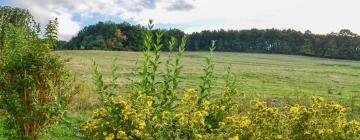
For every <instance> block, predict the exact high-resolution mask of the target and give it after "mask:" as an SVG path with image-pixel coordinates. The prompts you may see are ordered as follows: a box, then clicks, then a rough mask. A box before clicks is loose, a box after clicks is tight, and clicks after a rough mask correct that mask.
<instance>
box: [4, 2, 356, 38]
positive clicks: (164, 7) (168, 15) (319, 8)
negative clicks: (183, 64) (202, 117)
mask: <svg viewBox="0 0 360 140" xmlns="http://www.w3.org/2000/svg"><path fill="white" fill-rule="evenodd" d="M0 5H1V6H13V7H20V8H26V9H28V10H29V11H30V12H31V13H32V15H33V16H34V17H35V19H36V20H37V21H38V22H39V23H40V24H41V25H43V26H45V25H46V23H47V22H48V20H50V19H54V18H55V17H57V18H58V19H59V38H60V39H62V40H69V39H71V37H73V36H75V35H76V34H77V33H78V31H79V30H81V29H82V28H83V27H84V26H87V25H91V24H95V23H97V22H99V21H113V22H123V21H126V22H129V23H131V24H141V25H146V24H147V22H148V20H149V19H153V20H155V26H156V27H158V28H178V29H181V30H183V31H185V32H187V33H191V32H196V31H201V30H217V29H236V30H241V29H251V28H258V29H268V28H277V29H295V30H299V31H306V30H310V31H312V32H313V33H317V34H326V33H331V32H338V31H339V30H341V29H350V30H351V31H353V32H355V33H358V34H360V14H359V13H360V8H359V5H360V1H359V0H0Z"/></svg>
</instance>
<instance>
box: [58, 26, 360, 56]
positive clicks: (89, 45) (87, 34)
mask: <svg viewBox="0 0 360 140" xmlns="http://www.w3.org/2000/svg"><path fill="white" fill-rule="evenodd" d="M161 30H163V31H164V35H163V43H164V44H167V42H168V40H169V39H170V36H175V37H176V38H177V39H180V37H181V36H183V35H185V33H184V32H183V31H181V30H178V29H169V30H165V29H161ZM144 31H145V27H142V26H140V25H131V24H129V23H126V22H124V23H120V24H115V23H112V22H99V23H97V24H96V25H90V26H87V27H85V28H84V29H82V30H81V31H80V32H79V33H78V35H77V36H75V37H73V38H72V39H71V40H70V41H69V42H64V41H60V42H59V44H58V46H57V49H70V50H78V49H84V50H92V49H98V50H132V51H139V50H142V46H143V42H142V40H143V39H144V36H143V33H144ZM187 36H188V42H187V45H186V49H187V50H190V51H202V50H208V49H209V46H210V42H211V40H216V41H217V48H216V51H231V52H256V53H280V54H295V55H308V56H317V57H327V58H340V59H357V60H359V59H360V36H358V35H357V34H355V33H353V32H351V31H350V30H348V29H343V30H340V31H339V32H338V33H330V34H326V35H320V34H313V33H311V31H305V32H304V33H303V32H300V31H295V30H291V29H288V30H279V29H266V30H260V29H250V30H214V31H209V30H205V31H201V32H194V33H191V34H188V35H187Z"/></svg>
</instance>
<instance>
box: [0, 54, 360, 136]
mask: <svg viewBox="0 0 360 140" xmlns="http://www.w3.org/2000/svg"><path fill="white" fill-rule="evenodd" d="M56 53H57V54H58V55H60V56H61V57H63V58H69V59H70V61H69V62H68V63H67V67H68V68H69V69H70V70H71V71H72V72H74V73H75V74H76V77H77V80H78V81H79V82H80V83H82V84H83V85H84V92H82V93H81V94H79V95H75V96H74V97H73V101H72V103H71V105H70V107H71V109H70V118H68V119H69V121H71V122H74V123H76V122H77V121H79V120H81V119H87V117H90V116H91V115H90V112H91V111H93V109H94V108H96V107H97V100H96V98H97V95H96V94H95V93H94V92H91V90H93V84H92V80H91V59H95V60H96V62H97V63H98V64H99V66H100V68H101V72H102V73H103V74H104V78H105V81H106V80H109V79H108V78H110V74H111V61H112V58H113V57H118V61H117V65H118V66H119V72H120V80H119V85H120V88H121V89H123V91H124V92H123V93H126V84H127V83H128V82H129V81H128V78H131V77H132V74H131V73H132V72H133V71H134V68H135V63H136V62H137V60H142V53H141V52H118V51H57V52H56ZM162 55H163V56H166V55H167V54H165V53H163V54H162ZM207 56H208V52H185V53H184V57H183V60H182V64H183V66H184V67H183V70H182V74H181V77H182V78H181V79H182V81H181V83H180V86H179V87H182V88H190V87H193V88H194V86H195V85H200V84H199V83H200V82H201V80H200V77H201V76H202V75H203V72H202V65H203V64H205V58H206V57H207ZM162 58H166V57H162ZM163 62H164V61H163ZM214 63H215V76H217V77H216V78H218V79H219V80H217V81H216V82H217V83H219V84H217V85H219V87H215V91H219V90H220V86H221V85H223V81H222V80H220V79H221V78H222V77H221V75H223V74H224V73H225V68H226V67H227V66H229V65H231V67H232V71H233V72H234V73H235V74H236V75H237V76H238V89H239V91H240V92H241V93H242V95H244V96H247V97H254V96H258V97H261V98H269V97H271V98H275V99H282V100H283V99H285V100H288V99H291V98H294V99H295V100H297V102H299V101H302V99H305V98H307V97H311V96H314V95H315V96H322V97H325V98H327V101H336V102H339V103H341V104H344V105H345V106H350V107H353V110H352V111H353V112H355V113H358V112H360V80H359V79H360V62H359V61H350V60H336V59H324V58H314V57H306V56H293V55H275V54H255V53H230V52H216V53H215V57H214ZM195 88H196V87H195ZM304 97H305V98H304ZM0 130H1V128H0ZM71 131H73V130H71V128H68V127H66V125H64V124H59V125H57V126H56V127H54V128H51V129H50V130H48V131H46V132H45V134H44V135H43V139H50V138H51V139H76V138H75V137H74V136H72V134H71ZM0 139H1V138H0Z"/></svg>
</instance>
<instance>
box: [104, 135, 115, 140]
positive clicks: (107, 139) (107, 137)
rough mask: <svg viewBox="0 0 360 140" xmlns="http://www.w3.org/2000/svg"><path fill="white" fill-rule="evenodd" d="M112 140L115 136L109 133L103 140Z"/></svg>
mask: <svg viewBox="0 0 360 140" xmlns="http://www.w3.org/2000/svg"><path fill="white" fill-rule="evenodd" d="M113 139H115V135H114V134H113V133H110V134H109V135H107V136H106V137H105V140H113Z"/></svg>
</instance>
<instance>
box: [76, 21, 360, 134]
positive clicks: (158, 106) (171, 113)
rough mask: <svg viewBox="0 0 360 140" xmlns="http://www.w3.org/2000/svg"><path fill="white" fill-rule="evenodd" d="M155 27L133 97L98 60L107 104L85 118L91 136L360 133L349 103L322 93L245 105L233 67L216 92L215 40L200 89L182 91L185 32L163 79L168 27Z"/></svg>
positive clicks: (99, 85)
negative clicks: (293, 101) (290, 101)
mask: <svg viewBox="0 0 360 140" xmlns="http://www.w3.org/2000/svg"><path fill="white" fill-rule="evenodd" d="M151 29H152V24H151V22H150V24H149V31H148V32H147V33H146V37H145V41H144V45H145V51H144V61H143V65H142V68H141V69H140V70H139V73H138V76H139V78H140V79H139V80H135V81H138V82H134V84H133V86H132V87H131V91H132V93H131V95H130V97H129V98H126V97H123V96H119V95H117V93H116V92H117V91H116V84H115V82H114V81H115V80H116V79H117V78H116V77H117V76H116V75H115V73H116V66H114V68H113V77H114V78H113V80H112V82H111V83H110V84H109V85H107V84H105V83H104V82H103V80H102V75H101V73H100V72H99V71H98V66H97V65H96V63H94V67H95V69H94V81H95V84H96V87H97V92H98V93H99V94H100V99H101V102H102V105H103V106H102V107H101V108H99V109H97V110H96V111H95V112H94V113H93V116H92V119H91V120H89V121H87V122H85V123H84V124H83V127H82V133H83V134H84V135H86V136H87V137H89V138H92V139H105V140H111V139H257V138H263V139H356V138H360V122H358V121H356V120H347V119H346V108H345V107H343V106H341V105H339V104H336V103H330V104H324V103H322V101H323V99H322V98H318V97H313V98H312V105H311V106H302V105H292V106H290V105H288V106H285V107H283V108H279V107H269V106H267V104H266V103H265V102H263V101H261V100H253V101H252V102H251V109H250V110H248V111H240V107H239V106H238V105H237V103H236V101H235V100H234V97H235V96H236V95H238V92H237V90H236V88H235V84H236V78H235V77H234V75H232V74H231V71H230V69H228V71H227V74H226V76H225V83H226V84H225V87H224V88H223V90H222V92H221V93H220V94H216V93H213V92H212V91H213V90H212V87H213V83H214V75H213V69H214V64H213V63H212V56H213V55H212V54H213V50H214V48H215V47H214V46H215V42H213V43H212V47H211V49H210V56H209V57H208V58H207V59H206V62H207V63H206V64H207V65H206V66H205V67H204V69H203V71H204V72H205V75H204V77H202V79H203V83H202V84H201V85H200V87H199V89H198V90H197V89H186V90H185V91H184V92H183V93H182V92H179V90H178V83H179V74H180V71H181V65H180V61H181V55H182V54H183V51H184V46H185V43H186V37H183V39H182V41H181V43H180V46H179V49H178V50H179V52H178V53H177V54H176V58H175V61H174V60H173V59H172V58H173V55H172V53H173V52H172V50H173V48H174V44H175V43H174V42H175V39H171V40H170V42H169V43H168V44H169V46H168V48H169V50H170V52H169V56H168V60H167V61H166V62H165V67H166V69H165V72H163V79H162V80H161V79H157V78H159V76H158V74H161V73H160V72H159V70H158V66H159V64H160V61H159V58H160V54H159V51H160V49H161V48H162V47H163V45H162V44H161V43H160V40H161V37H162V34H163V33H162V32H160V31H158V32H157V33H156V34H155V37H153V34H152V33H151V32H150V31H151ZM153 38H155V39H154V40H153ZM150 50H153V54H151V51H150ZM172 62H174V64H173V63H172ZM181 94H182V95H181Z"/></svg>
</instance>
